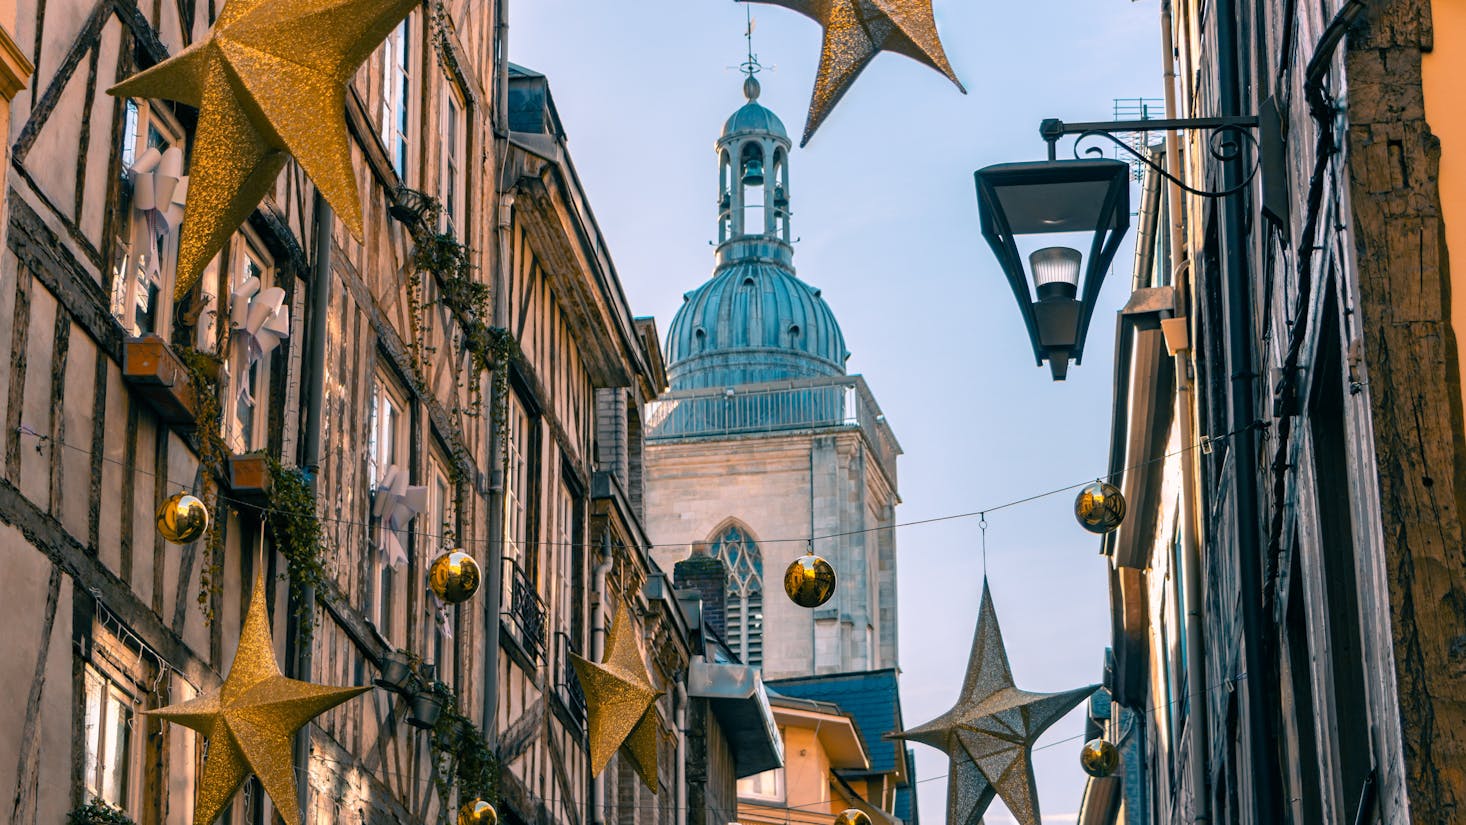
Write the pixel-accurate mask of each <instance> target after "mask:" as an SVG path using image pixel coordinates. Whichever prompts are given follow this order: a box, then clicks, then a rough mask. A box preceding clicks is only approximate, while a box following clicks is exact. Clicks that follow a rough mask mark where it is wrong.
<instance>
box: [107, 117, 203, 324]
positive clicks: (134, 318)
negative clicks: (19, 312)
mask: <svg viewBox="0 0 1466 825" xmlns="http://www.w3.org/2000/svg"><path fill="white" fill-rule="evenodd" d="M122 111H123V127H122V128H123V138H122V139H123V146H122V151H121V152H119V154H118V162H119V163H120V164H121V168H120V169H119V170H118V174H119V175H120V176H123V177H127V176H128V167H130V166H131V165H132V164H133V163H135V162H136V160H137V157H138V156H139V155H140V154H142V152H144V151H147V148H148V147H151V146H153V145H154V143H153V140H152V137H153V134H154V133H155V132H156V134H157V135H158V136H159V138H160V141H161V142H160V143H158V144H157V148H158V149H159V151H164V150H166V149H169V148H172V147H175V146H176V147H178V148H180V149H182V150H184V152H185V153H187V151H188V139H187V133H186V132H185V131H184V130H183V127H182V126H180V125H179V124H178V122H177V121H176V120H174V119H173V117H172V115H171V114H169V113H168V111H167V109H165V108H164V107H161V106H156V105H154V104H153V102H152V101H151V100H150V99H148V98H126V99H125V100H124V101H123V104H122ZM129 122H131V123H132V128H131V133H130V134H129V129H128V124H129ZM185 171H186V170H185ZM128 185H129V186H131V183H130V182H129V184H128ZM133 197H134V195H133V194H132V192H131V190H130V189H129V190H128V196H127V198H126V199H125V202H124V204H123V208H124V210H125V213H126V214H125V215H124V217H123V222H124V226H125V229H124V230H123V232H122V233H121V234H120V236H119V237H118V248H117V252H116V254H115V255H114V260H113V264H112V271H111V294H110V295H109V296H108V305H109V306H108V309H109V311H110V314H111V315H112V317H113V318H114V319H116V320H117V322H118V323H119V324H121V325H122V328H123V330H124V331H125V333H126V334H127V335H128V336H132V337H136V336H142V335H147V334H150V333H151V334H155V335H158V336H160V337H162V338H163V339H164V340H171V339H172V330H173V300H172V297H173V285H174V283H175V282H176V279H177V274H178V237H179V234H180V233H179V232H178V231H171V232H169V233H167V235H166V236H160V238H161V239H162V240H163V244H162V245H161V246H160V247H159V251H158V258H159V262H158V277H157V279H156V280H154V279H152V278H151V277H150V276H149V275H148V273H147V271H146V269H144V270H143V271H141V272H139V271H138V268H139V256H140V255H142V254H143V251H144V250H145V249H146V248H147V246H148V237H147V232H148V221H147V220H146V219H145V218H144V217H143V214H142V213H141V212H139V211H138V209H137V208H136V207H135V206H134V205H133ZM142 266H143V267H146V264H142ZM145 281H146V282H148V283H149V285H150V286H152V287H155V288H156V293H155V294H153V295H152V296H151V297H150V301H149V307H148V309H147V310H145V312H147V313H149V314H151V322H150V324H149V326H148V328H145V327H144V326H143V324H141V323H139V319H138V308H137V307H138V304H137V302H138V299H139V297H140V296H139V294H138V289H139V287H140V286H141V284H142V283H143V282H145Z"/></svg>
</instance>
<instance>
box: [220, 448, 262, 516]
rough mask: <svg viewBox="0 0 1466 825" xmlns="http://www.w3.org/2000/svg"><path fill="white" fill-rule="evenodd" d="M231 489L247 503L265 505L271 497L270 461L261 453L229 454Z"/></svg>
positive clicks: (238, 497) (235, 495) (236, 496)
mask: <svg viewBox="0 0 1466 825" xmlns="http://www.w3.org/2000/svg"><path fill="white" fill-rule="evenodd" d="M229 491H230V492H231V493H233V495H234V497H235V498H237V499H239V500H240V501H243V502H245V503H247V504H256V505H264V504H265V503H266V502H268V501H269V498H270V463H269V461H268V460H267V459H266V458H265V456H264V455H263V454H261V453H247V454H245V455H231V456H229Z"/></svg>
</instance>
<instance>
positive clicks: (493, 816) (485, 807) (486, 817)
mask: <svg viewBox="0 0 1466 825" xmlns="http://www.w3.org/2000/svg"><path fill="white" fill-rule="evenodd" d="M498 822H499V812H498V811H496V810H494V806H493V805H490V804H489V803H487V802H485V801H483V800H482V799H475V800H472V801H470V802H466V803H464V805H463V807H462V808H459V809H458V825H498Z"/></svg>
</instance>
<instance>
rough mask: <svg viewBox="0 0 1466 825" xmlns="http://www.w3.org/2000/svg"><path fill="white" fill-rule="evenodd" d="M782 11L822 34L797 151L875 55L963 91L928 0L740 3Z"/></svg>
mask: <svg viewBox="0 0 1466 825" xmlns="http://www.w3.org/2000/svg"><path fill="white" fill-rule="evenodd" d="M741 2H754V3H768V4H770V5H774V6H783V7H784V8H787V9H793V10H794V11H797V12H799V13H800V14H803V15H804V16H806V17H809V18H811V19H813V20H814V21H815V22H817V23H819V24H820V26H822V27H823V28H824V30H825V40H824V43H823V45H821V46H820V68H819V75H818V76H817V77H816V78H815V82H814V94H813V95H812V96H811V97H810V101H809V119H808V120H807V121H805V124H804V137H803V139H801V140H800V141H799V145H800V146H804V145H805V144H807V143H809V139H810V138H811V137H812V136H813V135H814V130H816V129H818V128H819V127H820V124H821V123H823V122H824V120H825V118H826V117H827V116H828V115H829V114H830V110H832V109H834V108H835V104H836V103H839V102H840V98H841V97H842V96H844V94H845V92H846V91H848V90H849V89H850V86H851V84H853V83H854V82H855V78H856V77H857V76H859V74H860V72H861V71H862V70H863V69H865V67H866V64H868V63H870V61H871V60H873V59H874V58H875V56H876V53H877V52H882V51H887V52H896V53H897V54H904V55H906V56H907V57H909V58H911V59H912V60H915V61H916V62H918V63H920V64H922V65H924V66H930V67H931V68H933V69H936V70H937V71H939V72H941V73H942V74H943V75H946V77H947V79H949V80H951V81H952V82H953V83H955V84H957V89H958V90H959V91H961V92H962V93H963V94H967V90H966V89H964V88H963V87H962V81H960V80H958V79H957V74H956V72H954V71H952V65H951V64H950V63H948V62H947V54H946V52H944V51H943V50H942V41H941V39H940V38H939V37H938V36H937V23H936V18H935V16H934V15H933V13H932V0H741Z"/></svg>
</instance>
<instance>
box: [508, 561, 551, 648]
mask: <svg viewBox="0 0 1466 825" xmlns="http://www.w3.org/2000/svg"><path fill="white" fill-rule="evenodd" d="M504 591H505V592H504V605H505V607H506V608H507V609H506V610H505V611H504V613H503V617H504V618H505V619H506V620H507V621H508V623H509V625H510V627H511V628H512V629H513V630H514V633H515V641H516V642H518V643H519V647H520V648H521V649H522V650H523V651H524V653H525V655H526V656H528V657H529V659H530V661H531V662H532V663H534V664H536V665H538V664H539V663H540V660H541V659H543V658H544V655H545V602H544V600H543V599H541V598H540V594H539V593H538V592H536V591H535V586H534V582H532V581H530V580H529V577H528V576H526V575H525V574H524V571H523V570H521V569H520V568H519V565H518V564H516V563H515V562H514V560H513V559H505V560H504Z"/></svg>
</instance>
